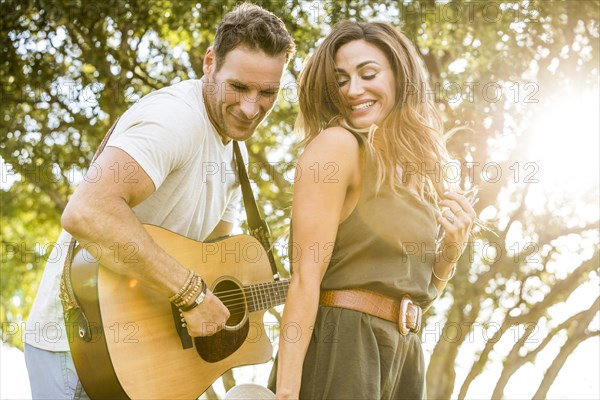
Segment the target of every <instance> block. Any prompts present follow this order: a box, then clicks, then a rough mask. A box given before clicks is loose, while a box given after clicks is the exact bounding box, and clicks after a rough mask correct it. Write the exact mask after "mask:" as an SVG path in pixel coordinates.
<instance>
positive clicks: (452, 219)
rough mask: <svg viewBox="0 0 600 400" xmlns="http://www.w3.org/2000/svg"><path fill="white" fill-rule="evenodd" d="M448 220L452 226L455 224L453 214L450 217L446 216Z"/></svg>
mask: <svg viewBox="0 0 600 400" xmlns="http://www.w3.org/2000/svg"><path fill="white" fill-rule="evenodd" d="M446 219H447V220H448V221H450V223H451V224H453V223H454V217H453V216H452V214H450V215H446Z"/></svg>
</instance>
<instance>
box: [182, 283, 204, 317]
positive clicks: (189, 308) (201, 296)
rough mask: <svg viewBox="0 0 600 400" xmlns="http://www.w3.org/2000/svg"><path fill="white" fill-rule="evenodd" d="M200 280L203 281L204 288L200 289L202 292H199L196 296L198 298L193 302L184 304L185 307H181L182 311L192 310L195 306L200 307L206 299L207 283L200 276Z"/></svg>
mask: <svg viewBox="0 0 600 400" xmlns="http://www.w3.org/2000/svg"><path fill="white" fill-rule="evenodd" d="M200 282H202V290H201V291H200V294H198V297H196V299H195V300H194V301H193V302H192V304H190V305H187V306H183V307H179V309H180V310H181V311H183V312H188V311H192V310H193V309H194V308H196V307H198V306H199V305H200V304H202V302H203V301H204V298H205V297H206V289H207V285H206V282H204V280H203V279H202V278H200Z"/></svg>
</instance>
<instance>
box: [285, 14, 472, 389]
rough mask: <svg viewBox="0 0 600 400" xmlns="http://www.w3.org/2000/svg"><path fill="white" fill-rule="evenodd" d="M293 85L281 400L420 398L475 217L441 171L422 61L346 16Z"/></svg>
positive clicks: (387, 32) (440, 141) (388, 30)
mask: <svg viewBox="0 0 600 400" xmlns="http://www.w3.org/2000/svg"><path fill="white" fill-rule="evenodd" d="M298 90H299V103H300V104H299V106H300V111H299V115H298V120H297V123H296V127H297V130H299V131H300V132H301V133H302V134H303V135H304V143H305V144H306V147H305V149H304V152H303V154H302V156H301V157H300V159H299V161H298V164H297V175H296V176H297V179H296V182H295V184H294V196H293V205H292V218H293V224H292V246H291V247H290V248H291V249H293V250H294V252H293V254H291V255H290V258H291V265H292V270H293V273H292V280H291V284H290V288H289V292H288V297H287V301H286V306H285V310H284V314H283V321H282V326H281V333H280V349H279V356H278V366H277V367H276V368H277V369H276V373H277V374H276V382H277V398H279V399H284V398H303V399H304V398H305V399H335V398H337V399H375V398H381V399H395V398H423V397H424V377H425V369H424V361H423V350H422V348H421V342H420V339H419V337H418V336H417V334H416V333H417V332H418V330H419V329H420V323H421V315H422V312H423V310H425V309H427V308H428V307H429V306H430V304H431V303H432V302H433V300H434V299H435V298H436V297H437V296H438V295H439V293H441V292H442V290H443V289H444V287H445V286H446V283H447V281H448V280H449V279H450V278H451V277H452V276H453V274H454V271H455V268H456V261H457V260H458V258H459V257H460V255H461V254H462V252H463V250H464V248H465V246H466V242H467V239H468V236H469V232H470V229H471V226H472V224H473V221H474V220H475V218H476V214H475V211H474V210H473V208H472V206H471V204H470V203H469V201H468V200H467V198H466V197H465V196H464V193H463V194H461V193H460V190H459V188H458V187H454V186H452V185H451V184H450V182H449V177H447V176H446V172H447V171H449V170H450V169H449V168H446V166H447V164H448V162H449V160H450V158H449V155H448V153H447V151H446V147H445V135H444V132H443V127H442V123H441V118H440V116H439V113H438V112H437V110H436V108H435V106H434V104H433V103H432V101H430V100H429V99H428V97H427V93H428V84H427V80H426V76H425V71H424V68H423V67H422V65H421V63H420V60H419V57H418V55H417V53H416V51H415V49H414V47H413V45H412V44H411V43H410V42H409V40H408V39H407V38H406V37H405V36H404V35H403V34H402V33H400V32H398V31H397V30H396V29H394V28H393V27H391V26H390V25H388V24H385V23H377V22H374V23H361V22H351V21H345V22H342V23H339V24H338V25H336V26H335V27H334V29H333V31H332V32H331V33H330V34H329V35H328V36H327V37H326V38H325V39H324V41H323V43H322V44H321V45H320V46H319V47H318V49H317V50H316V51H315V53H314V55H313V56H312V57H311V58H310V59H309V60H308V61H307V63H306V65H305V67H304V69H303V72H302V74H301V76H300V79H299V89H298ZM436 239H437V240H436Z"/></svg>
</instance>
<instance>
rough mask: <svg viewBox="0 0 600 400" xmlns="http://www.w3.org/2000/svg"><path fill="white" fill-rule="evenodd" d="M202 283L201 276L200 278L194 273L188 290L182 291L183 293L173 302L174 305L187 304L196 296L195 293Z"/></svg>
mask: <svg viewBox="0 0 600 400" xmlns="http://www.w3.org/2000/svg"><path fill="white" fill-rule="evenodd" d="M202 283H203V281H202V278H200V277H199V276H198V275H194V279H193V280H192V286H191V289H190V290H189V291H188V292H186V293H184V295H182V296H181V298H180V299H179V301H177V302H175V303H173V304H175V306H176V307H182V306H184V305H186V304H188V303H189V302H190V301H191V300H192V299H194V298H195V297H196V293H198V291H199V290H200V287H201V286H202Z"/></svg>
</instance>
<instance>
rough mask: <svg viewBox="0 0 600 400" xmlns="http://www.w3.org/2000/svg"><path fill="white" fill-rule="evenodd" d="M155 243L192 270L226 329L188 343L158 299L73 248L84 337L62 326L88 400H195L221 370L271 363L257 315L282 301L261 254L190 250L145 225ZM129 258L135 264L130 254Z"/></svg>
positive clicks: (238, 247)
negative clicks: (219, 305) (221, 311)
mask: <svg viewBox="0 0 600 400" xmlns="http://www.w3.org/2000/svg"><path fill="white" fill-rule="evenodd" d="M145 228H146V230H147V231H148V232H149V234H150V235H151V236H152V238H153V239H154V241H155V242H156V243H157V244H158V245H159V246H160V247H161V248H162V249H163V250H165V251H166V252H167V253H168V254H170V255H171V256H172V257H173V258H175V259H176V260H177V261H178V262H179V263H181V264H182V265H184V266H185V267H187V268H189V269H192V270H194V271H196V272H197V273H198V274H199V275H200V276H202V278H203V279H204V280H205V281H206V283H207V284H208V285H209V287H210V288H211V290H212V291H213V292H214V294H215V295H216V296H217V297H219V299H221V301H222V302H223V303H224V304H225V306H226V307H227V308H228V309H229V311H230V313H231V316H230V317H229V319H228V320H227V323H226V326H225V329H223V330H221V331H219V332H217V333H215V334H214V335H212V336H207V337H201V338H191V337H190V336H189V335H188V334H187V330H186V328H185V321H183V319H182V318H181V315H180V314H179V312H178V311H177V310H176V309H175V308H174V307H172V306H171V304H170V303H169V300H168V299H167V298H165V296H163V295H160V294H159V293H157V292H155V291H153V290H151V289H149V288H147V287H144V285H142V284H140V282H138V281H137V280H135V279H132V278H129V277H126V276H123V275H120V274H117V273H115V272H113V271H111V270H109V269H108V268H105V267H103V266H101V265H98V263H97V262H96V261H95V260H94V259H93V258H92V257H91V256H90V255H89V253H87V252H86V250H84V249H81V248H77V249H76V250H75V251H76V252H75V253H74V257H73V263H72V267H71V285H72V288H73V292H74V294H75V296H76V297H77V299H78V301H79V304H80V305H81V309H82V311H83V313H84V314H85V317H86V318H87V321H88V324H89V328H90V329H89V332H83V331H82V330H81V329H79V328H78V326H77V325H71V326H67V332H68V335H69V344H70V347H71V352H72V355H73V361H74V363H75V367H76V369H77V373H78V375H79V378H80V380H81V383H82V385H83V387H84V389H85V391H86V392H87V394H88V395H89V396H90V397H91V398H92V399H109V398H110V399H116V398H124V399H126V398H131V399H196V398H198V397H199V396H200V395H201V394H202V393H203V392H204V391H205V390H206V389H207V388H208V387H209V386H210V385H211V384H212V383H213V382H214V381H215V380H216V379H217V378H219V377H220V376H221V375H222V374H223V373H224V372H226V371H227V370H229V369H231V368H233V367H237V366H242V365H250V364H258V363H263V362H266V361H269V360H270V359H271V356H272V353H273V349H272V346H271V342H270V340H269V338H268V336H267V333H266V331H265V329H264V324H263V315H264V312H265V310H267V309H269V308H271V307H274V306H276V305H279V304H282V303H283V302H284V301H285V296H286V294H287V289H288V287H289V281H287V280H284V281H274V280H273V276H272V272H271V267H270V264H269V261H268V257H267V253H266V252H265V250H264V248H263V247H262V245H261V244H260V242H259V241H258V240H257V239H255V238H254V237H252V236H249V235H236V236H231V237H226V238H223V239H220V240H217V241H215V242H206V243H203V242H198V241H195V240H192V239H188V238H186V237H184V236H181V235H179V234H176V233H173V232H171V231H168V230H166V229H163V228H160V227H157V226H152V225H145ZM132 256H134V255H133V254H132Z"/></svg>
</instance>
